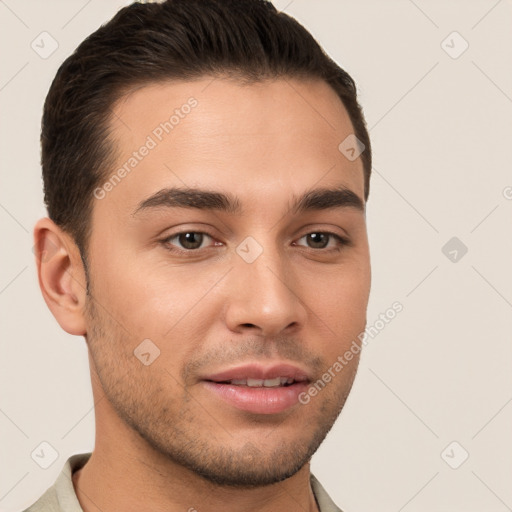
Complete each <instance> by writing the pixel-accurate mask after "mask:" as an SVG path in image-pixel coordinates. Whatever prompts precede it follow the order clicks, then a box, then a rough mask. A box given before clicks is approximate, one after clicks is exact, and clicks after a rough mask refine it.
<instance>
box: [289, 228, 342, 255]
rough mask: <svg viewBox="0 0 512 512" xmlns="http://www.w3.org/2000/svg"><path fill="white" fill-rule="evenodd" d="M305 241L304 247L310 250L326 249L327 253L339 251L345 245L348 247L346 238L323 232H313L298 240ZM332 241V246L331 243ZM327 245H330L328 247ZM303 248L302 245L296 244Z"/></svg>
mask: <svg viewBox="0 0 512 512" xmlns="http://www.w3.org/2000/svg"><path fill="white" fill-rule="evenodd" d="M303 239H305V240H306V245H305V246H306V247H308V248H310V249H327V250H328V251H330V250H333V251H339V250H341V249H342V247H343V246H345V245H350V243H349V241H348V240H347V239H346V238H343V237H341V236H340V235H337V234H336V233H329V232H325V231H315V232H313V233H308V234H307V235H304V236H302V237H301V238H300V239H299V240H303ZM331 241H334V244H332V243H331ZM329 244H330V245H331V246H330V247H329ZM298 245H302V246H304V244H298Z"/></svg>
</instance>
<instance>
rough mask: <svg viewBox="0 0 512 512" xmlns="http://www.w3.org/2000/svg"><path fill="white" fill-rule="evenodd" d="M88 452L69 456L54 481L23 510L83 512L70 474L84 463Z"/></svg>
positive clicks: (28, 511) (25, 511) (29, 511)
mask: <svg viewBox="0 0 512 512" xmlns="http://www.w3.org/2000/svg"><path fill="white" fill-rule="evenodd" d="M90 456H91V454H90V453H79V454H76V455H73V456H71V457H70V458H69V459H68V460H67V461H66V464H65V465H64V467H63V468H62V471H61V473H60V474H59V476H58V478H57V480H56V481H55V483H54V484H53V485H52V486H51V487H50V488H49V489H47V490H46V492H45V493H44V494H43V495H42V496H41V497H40V498H39V499H38V500H37V501H36V502H35V503H33V504H32V505H30V507H28V508H27V509H25V510H24V511H23V512H64V511H66V512H83V511H82V508H81V507H80V503H79V502H78V498H77V497H76V494H75V489H74V487H73V480H72V474H73V472H74V471H76V470H78V469H80V468H81V467H83V466H84V465H85V463H86V462H87V461H88V460H89V457H90Z"/></svg>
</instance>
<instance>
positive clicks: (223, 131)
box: [86, 78, 370, 487]
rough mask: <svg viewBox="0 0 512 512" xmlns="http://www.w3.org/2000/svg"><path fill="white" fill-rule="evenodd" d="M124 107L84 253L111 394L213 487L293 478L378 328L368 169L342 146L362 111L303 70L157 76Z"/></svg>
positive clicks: (95, 354)
mask: <svg viewBox="0 0 512 512" xmlns="http://www.w3.org/2000/svg"><path fill="white" fill-rule="evenodd" d="M114 112H115V116H113V121H112V137H113V139H114V140H115V146H116V157H117V162H118V166H117V167H116V168H115V169H113V170H112V172H111V173H110V174H109V177H108V178H107V180H108V179H110V181H108V182H103V183H100V187H99V188H98V189H96V191H95V200H94V206H93V216H92V235H91V238H90V245H89V253H88V262H89V280H90V283H89V284H90V293H91V295H90V296H89V297H88V302H87V308H86V309H87V310H86V322H87V336H86V338H87V342H88V346H89V349H90V354H91V357H92V359H93V361H94V371H95V372H97V377H98V381H99V382H100V383H101V386H102V388H103V389H102V391H103V392H104V393H105V395H106V398H107V399H108V400H109V401H110V403H111V404H112V406H113V408H114V410H115V411H116V413H117V415H118V416H119V417H120V418H121V419H122V420H123V421H124V422H125V424H126V425H128V426H129V427H130V428H131V429H133V430H134V431H136V432H137V433H138V434H140V436H141V437H142V439H144V441H145V442H147V443H148V445H149V446H150V447H151V448H153V449H156V450H157V451H158V452H159V453H160V454H162V455H164V456H165V457H167V458H168V459H169V460H170V461H173V462H175V463H178V464H180V465H182V466H184V467H186V468H188V469H190V470H192V471H194V472H195V473H196V474H199V475H202V476H204V477H205V478H207V479H209V480H210V481H212V482H215V483H217V484H221V485H227V486H248V487H249V486H256V485H263V484H269V483H272V482H277V481H280V480H283V479H285V478H287V477H289V476H291V475H293V474H294V473H296V472H297V471H298V470H299V469H300V468H301V467H303V466H304V464H306V463H307V462H308V461H309V459H310V457H311V456H312V454H313V453H314V452H315V451H316V449H317V448H318V446H319V444H320V443H321V442H322V440H323V439H324V437H325V436H326V434H327V432H328V431H329V430H330V428H331V427H332V425H333V423H334V421H335V419H336V418H337V416H338V415H339V413H340V411H341V409H342V407H343V405H344V403H345V400H346V398H347V395H348V393H349V391H350V388H351V386H352V382H353V379H354V376H355V372H356V368H357V363H358V355H357V354H356V355H354V357H353V359H352V360H351V361H350V363H348V364H346V365H345V366H343V368H342V369H341V370H338V371H336V368H338V367H336V366H335V363H336V361H338V356H342V355H343V354H344V353H345V351H346V350H348V349H349V347H350V346H351V345H352V344H353V341H354V340H356V341H357V336H358V334H360V333H361V332H362V331H363V330H364V327H365V323H366V307H367V302H368V295H369V289H370V262H369V250H368V241H367V233H366V223H365V214H364V202H363V191H364V179H363V169H362V163H361V160H360V158H358V159H356V160H354V161H350V160H348V159H347V158H345V156H344V155H343V154H342V153H341V152H340V151H339V150H338V145H339V144H340V143H341V142H342V141H343V140H344V139H345V138H346V137H347V136H348V135H350V134H352V133H353V128H352V125H351V123H350V120H349V117H348V115H347V113H346V111H345V109H344V107H343V106H342V104H341V102H340V100H339V99H338V97H337V96H336V94H335V92H334V91H332V90H331V89H330V87H329V86H328V85H327V84H325V83H323V82H319V81H314V82H313V81H312V82H305V81H297V80H291V79H287V80H284V79H281V80H275V81H267V82H262V83H258V84H252V85H241V84H239V83H236V82H234V81H229V80H227V79H221V78H217V79H216V80H213V81H212V79H211V78H204V79H201V80H198V81H195V82H186V83H176V82H174V83H171V84H169V83H166V84H159V85H151V86H145V87H143V88H141V89H138V90H136V91H134V92H132V93H131V94H129V95H127V96H126V97H124V98H122V99H121V100H120V101H119V102H118V103H117V104H116V105H115V108H114ZM172 116H174V117H172ZM166 123H167V124H166ZM143 147H145V148H146V149H143ZM121 169H124V170H125V172H123V171H121ZM113 175H116V176H117V178H114V177H112V176H113ZM333 366H334V367H335V369H334V370H333ZM329 369H330V379H327V378H326V377H325V374H326V372H327V373H329ZM318 381H320V382H322V383H323V385H322V384H320V385H319V384H318ZM315 383H317V384H316V389H317V392H316V393H315V392H313V393H310V392H309V390H310V389H312V388H313V387H315V386H314V384H315ZM301 397H302V399H300V398H301ZM306 398H308V399H307V400H306ZM306 402H307V403H306Z"/></svg>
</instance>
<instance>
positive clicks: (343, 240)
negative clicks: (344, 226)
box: [161, 230, 351, 254]
mask: <svg viewBox="0 0 512 512" xmlns="http://www.w3.org/2000/svg"><path fill="white" fill-rule="evenodd" d="M186 233H194V234H200V235H206V236H208V237H210V238H212V239H214V237H213V236H212V235H210V234H209V233H206V232H204V231H193V230H187V231H179V232H178V233H174V234H172V235H170V236H167V237H165V238H164V239H162V240H161V243H162V245H163V246H164V248H165V249H166V250H167V251H169V252H172V253H177V254H191V253H195V252H196V253H198V252H199V251H201V249H207V248H208V247H203V248H200V249H180V248H176V247H174V246H171V244H170V242H169V240H172V239H174V238H177V237H179V236H180V235H184V234H186ZM311 234H317V235H319V234H322V235H328V236H330V237H332V238H334V239H335V240H337V242H338V244H339V245H338V246H337V247H333V248H330V249H321V248H320V249H315V248H314V247H306V249H309V250H311V251H314V252H324V253H330V252H340V251H341V250H342V249H343V248H344V247H345V246H349V245H351V242H350V240H349V239H348V238H345V237H343V236H340V235H338V234H337V233H333V232H331V231H310V232H309V233H306V234H304V235H302V236H301V237H300V238H299V240H300V239H302V238H304V237H306V236H308V235H311ZM300 247H304V246H300Z"/></svg>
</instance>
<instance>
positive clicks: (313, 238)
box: [306, 233, 330, 249]
mask: <svg viewBox="0 0 512 512" xmlns="http://www.w3.org/2000/svg"><path fill="white" fill-rule="evenodd" d="M329 237H330V235H329V234H327V233H309V234H308V235H306V240H307V243H308V245H309V246H310V247H312V248H313V249H324V248H325V247H327V244H328V243H329Z"/></svg>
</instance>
